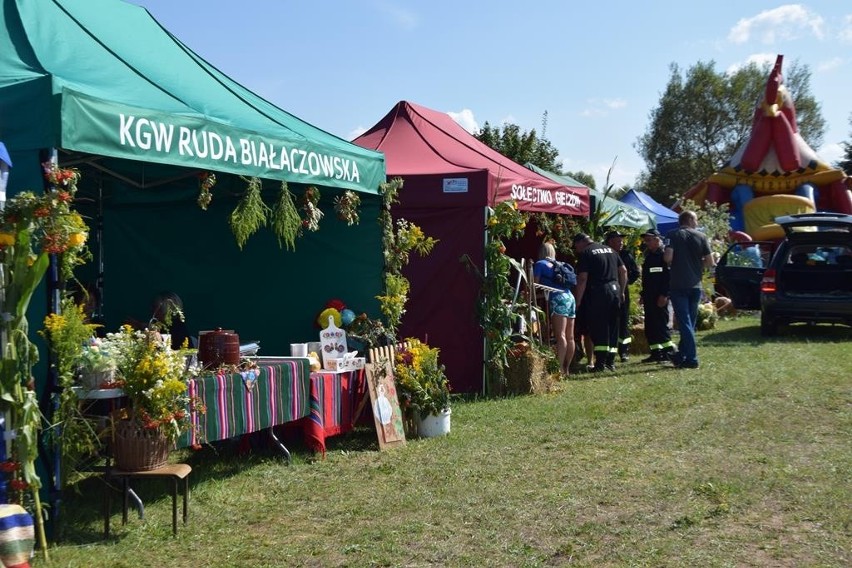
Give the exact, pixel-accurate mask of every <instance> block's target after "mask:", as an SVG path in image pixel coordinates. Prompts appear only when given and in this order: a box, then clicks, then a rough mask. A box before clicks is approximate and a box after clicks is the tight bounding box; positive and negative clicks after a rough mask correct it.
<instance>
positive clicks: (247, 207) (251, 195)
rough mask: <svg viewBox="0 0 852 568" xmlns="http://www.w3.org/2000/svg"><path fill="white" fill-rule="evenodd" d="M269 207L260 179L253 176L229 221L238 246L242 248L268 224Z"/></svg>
mask: <svg viewBox="0 0 852 568" xmlns="http://www.w3.org/2000/svg"><path fill="white" fill-rule="evenodd" d="M268 210H269V207H267V206H266V204H265V203H264V202H263V198H262V197H261V195H260V180H259V179H258V178H256V177H253V178H251V179H249V180H248V188H247V189H246V193H245V195H243V198H242V199H241V200H240V202H239V203H237V206H236V208H234V210H233V211H232V212H231V216H230V218H229V219H228V223H229V224H230V225H231V232H232V233H234V237H235V238H236V239H237V246H238V247H240V250H242V248H243V246H244V245H245V244H246V241H248V239H249V237H250V236H252V235H253V234H254V233H255V232H256V231H257V230H258V229H259V228H261V227H263V226H264V225H266V214H267V212H268Z"/></svg>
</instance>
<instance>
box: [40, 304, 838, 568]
mask: <svg viewBox="0 0 852 568" xmlns="http://www.w3.org/2000/svg"><path fill="white" fill-rule="evenodd" d="M850 340H852V330H849V329H844V328H840V327H818V328H811V329H808V328H804V327H801V328H791V329H788V330H785V331H782V333H781V335H779V337H777V338H773V339H772V340H764V339H762V338H761V337H760V336H759V333H758V320H757V318H755V317H748V316H746V317H740V318H738V319H736V320H729V321H722V322H720V323H719V325H718V327H717V329H715V330H712V331H708V332H702V333H700V334H699V356H700V359H701V369H699V370H674V369H665V368H662V367H660V366H657V365H641V364H639V363H638V362H635V361H631V362H630V363H628V364H626V365H622V366H621V367H620V368H619V370H618V372H616V373H609V374H606V375H602V376H594V377H593V378H591V376H589V375H585V376H582V378H580V379H578V380H570V381H566V382H563V383H560V384H559V385H558V390H557V392H555V393H553V394H551V395H542V396H524V397H515V398H507V399H499V400H478V401H466V402H461V401H459V402H458V403H456V404H455V405H454V407H453V417H452V420H453V426H452V433H451V435H450V436H448V437H446V438H443V439H435V440H410V441H409V442H408V444H407V445H406V446H405V447H404V448H398V449H395V450H391V451H387V452H382V453H380V452H378V450H377V443H376V441H375V434H374V433H373V432H372V431H370V430H367V429H358V430H356V431H355V432H353V433H351V434H348V435H345V436H340V437H336V438H332V439H330V440H329V453H328V456H327V458H326V459H325V460H316V459H314V458H313V457H312V456H311V454H309V453H307V452H304V451H303V450H301V451H300V450H299V449H298V448H297V449H296V452H295V454H294V461H293V463H292V464H291V465H290V466H289V467H288V466H285V465H283V464H282V462H281V460H280V459H278V458H277V457H276V456H275V454H274V453H273V451H272V450H271V449H265V448H258V449H257V450H256V451H254V452H253V453H251V454H250V455H249V456H248V457H245V456H244V457H238V456H236V455H235V453H234V452H233V451H231V450H229V449H227V448H224V449H223V448H220V449H218V450H217V451H213V450H212V449H209V448H208V449H205V450H202V451H200V452H196V453H188V452H181V453H177V454H175V455H174V456H173V458H174V459H183V460H184V461H187V462H188V463H190V464H191V465H192V467H193V474H192V482H191V485H192V496H191V502H190V522H189V525H188V526H186V527H183V526H181V527H180V529H179V534H178V537H177V538H173V537H172V536H171V498H170V496H169V494H168V491H167V488H166V487H165V486H158V485H157V484H156V483H152V482H149V483H148V484H146V485H144V486H141V488H140V489H141V491H140V494H141V496H142V498H143V500H144V501H145V503H146V518H145V520H144V521H142V520H139V519H138V518H137V517H136V515H134V514H133V513H132V512H131V518H130V522H129V523H128V524H127V525H126V526H121V524H120V522H121V516H120V513H117V514H114V515H113V518H112V523H113V533H114V535H113V537H112V539H111V540H108V541H104V540H102V538H101V532H102V528H103V525H102V520H101V495H102V492H103V484H102V482H101V481H100V480H99V479H88V480H86V481H84V482H83V483H81V484H80V487H79V489H80V492H79V494H78V495H68V498H67V499H66V501H65V504H64V508H63V510H62V511H63V513H64V519H63V524H62V526H63V527H64V530H63V534H64V536H63V540H62V541H61V542H59V543H58V544H57V545H55V546H53V547H52V548H51V550H50V555H51V562H50V563H48V562H45V561H44V560H43V558H41V557H39V558H37V559H36V563H35V564H36V566H47V565H52V566H63V567H65V566H69V567H70V566H79V567H86V568H90V567H96V566H109V567H123V566H126V567H138V566H252V567H262V566H596V567H597V566H655V567H656V566H702V567H704V566H796V567H799V566H849V565H850V564H852V550H850V546H851V545H852V536H851V535H850V531H851V530H852V526H850V512H852V495H850V493H852V491H850V488H852V483H850V471H852V450H850V434H852V413H850V407H852V359H850V356H849V346H850ZM634 359H638V357H634Z"/></svg>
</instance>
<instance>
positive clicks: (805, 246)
mask: <svg viewBox="0 0 852 568" xmlns="http://www.w3.org/2000/svg"><path fill="white" fill-rule="evenodd" d="M775 222H776V223H778V224H779V225H781V226H782V227H783V228H784V232H785V233H786V237H785V238H784V240H783V241H781V242H780V243H779V245H778V247H777V248H776V249H775V253H774V254H773V255H772V259H771V260H770V261H769V264H768V265H767V267H766V270H764V271H763V276H762V279H761V282H760V332H761V334H762V335H766V336H769V335H774V334H775V333H776V331H777V329H778V325H779V324H786V323H794V322H807V323H817V322H830V323H842V324H846V325H850V326H852V215H844V214H841V213H802V214H798V215H786V216H784V217H778V218H776V219H775Z"/></svg>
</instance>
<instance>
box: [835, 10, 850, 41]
mask: <svg viewBox="0 0 852 568" xmlns="http://www.w3.org/2000/svg"><path fill="white" fill-rule="evenodd" d="M838 37H839V38H840V41H842V42H844V43H852V14H849V15H847V16H844V17H843V26H841V28H840V33H838Z"/></svg>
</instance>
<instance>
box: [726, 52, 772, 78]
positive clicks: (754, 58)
mask: <svg viewBox="0 0 852 568" xmlns="http://www.w3.org/2000/svg"><path fill="white" fill-rule="evenodd" d="M776 57H777V54H775V53H755V54H752V55H749V56H748V58H747V59H746V60H745V61H742V62H738V63H732V64H731V65H729V66H728V68H727V69H725V73H727V74H728V75H733V74H734V73H736V72H737V71H739V70H740V69H742V68H743V67H747V66H748V65H750V64H752V63H754V64H755V65H757V66H758V67H766V66H770V67H771V66H772V65H773V64H774V63H775V58H776Z"/></svg>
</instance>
